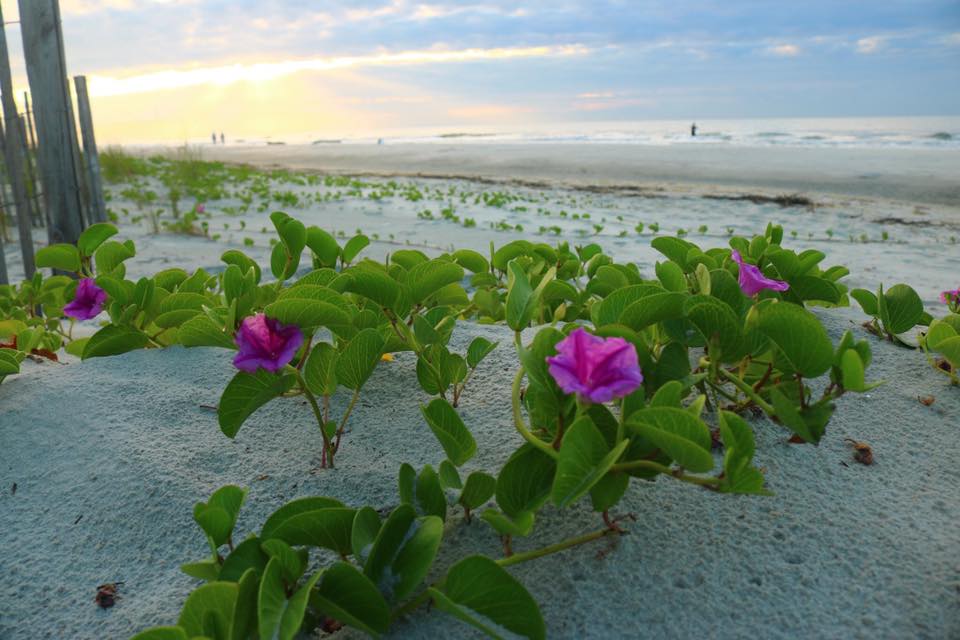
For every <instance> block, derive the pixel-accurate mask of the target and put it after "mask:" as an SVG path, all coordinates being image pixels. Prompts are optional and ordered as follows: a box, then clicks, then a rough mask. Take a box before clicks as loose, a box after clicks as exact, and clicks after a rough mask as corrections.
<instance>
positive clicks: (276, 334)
mask: <svg viewBox="0 0 960 640" xmlns="http://www.w3.org/2000/svg"><path fill="white" fill-rule="evenodd" d="M236 341H237V346H238V347H240V353H238V354H237V356H236V357H235V358H234V359H233V364H234V366H236V367H237V369H240V370H241V371H246V372H247V373H254V372H256V370H257V369H258V368H261V367H262V368H264V369H266V370H267V371H271V372H274V373H275V372H277V371H279V370H280V369H282V368H283V367H284V366H286V365H287V363H288V362H290V361H291V360H293V356H294V355H295V354H296V353H297V349H299V348H300V346H301V345H302V344H303V333H301V331H300V327H298V326H297V325H295V324H290V325H285V324H281V323H280V321H279V320H275V319H274V318H268V317H266V316H265V315H263V314H262V313H258V314H257V315H255V316H250V317H248V318H244V319H243V322H242V323H241V324H240V330H239V331H237V338H236Z"/></svg>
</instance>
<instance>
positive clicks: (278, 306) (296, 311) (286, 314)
mask: <svg viewBox="0 0 960 640" xmlns="http://www.w3.org/2000/svg"><path fill="white" fill-rule="evenodd" d="M263 311H264V313H265V314H266V315H267V317H269V318H276V319H277V320H279V321H280V322H282V323H284V324H295V325H298V326H300V327H301V328H303V329H314V328H316V327H339V326H342V325H345V324H349V323H350V316H349V315H347V314H346V313H345V312H344V311H343V310H342V309H340V308H339V307H336V306H334V305H333V304H330V303H329V302H320V301H318V300H306V299H303V298H282V299H280V300H277V301H276V302H274V303H271V304H268V305H267V306H266V307H265V308H264V310H263Z"/></svg>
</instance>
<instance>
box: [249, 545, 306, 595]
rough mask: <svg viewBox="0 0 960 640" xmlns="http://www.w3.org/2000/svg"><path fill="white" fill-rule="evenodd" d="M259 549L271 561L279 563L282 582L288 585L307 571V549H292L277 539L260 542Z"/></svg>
mask: <svg viewBox="0 0 960 640" xmlns="http://www.w3.org/2000/svg"><path fill="white" fill-rule="evenodd" d="M260 549H262V550H263V552H264V553H266V554H267V555H268V556H270V559H271V560H273V559H276V560H277V561H279V563H280V571H281V576H282V577H283V581H284V582H286V583H287V584H289V585H292V584H295V583H296V582H297V580H299V579H300V577H301V576H302V575H303V572H304V571H306V569H307V561H308V560H309V558H310V555H309V553H310V552H309V551H308V550H307V549H294V548H293V547H291V546H290V545H289V544H287V543H286V542H284V541H283V540H281V539H279V538H270V539H269V540H264V541H262V542H261V543H260ZM267 564H269V562H268V563H267ZM264 571H266V568H264Z"/></svg>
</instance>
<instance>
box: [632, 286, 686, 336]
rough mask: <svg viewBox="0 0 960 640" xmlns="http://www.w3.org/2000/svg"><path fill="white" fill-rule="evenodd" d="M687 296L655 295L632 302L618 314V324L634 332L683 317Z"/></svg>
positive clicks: (678, 294) (680, 294) (679, 294)
mask: <svg viewBox="0 0 960 640" xmlns="http://www.w3.org/2000/svg"><path fill="white" fill-rule="evenodd" d="M686 298H687V296H685V295H684V294H682V293H673V292H670V293H655V294H652V295H648V296H645V297H644V298H642V299H641V300H639V301H637V302H634V303H633V304H631V305H630V306H629V307H627V308H626V309H624V310H623V313H621V314H620V323H621V324H624V325H626V326H628V327H630V328H631V329H633V330H634V331H640V330H641V329H643V328H645V327H648V326H650V325H651V324H656V323H658V322H663V321H664V320H672V319H676V318H682V317H683V303H684V302H685V300H686Z"/></svg>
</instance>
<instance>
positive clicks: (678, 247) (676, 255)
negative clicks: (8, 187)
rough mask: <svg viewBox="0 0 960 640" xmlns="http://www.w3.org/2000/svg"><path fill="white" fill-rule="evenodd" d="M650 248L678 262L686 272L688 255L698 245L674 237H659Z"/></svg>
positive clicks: (651, 242)
mask: <svg viewBox="0 0 960 640" xmlns="http://www.w3.org/2000/svg"><path fill="white" fill-rule="evenodd" d="M650 246H651V247H653V248H654V249H656V250H657V251H659V252H660V253H662V254H663V255H665V256H666V257H667V258H668V259H669V260H672V261H673V262H676V263H677V264H678V265H679V266H680V267H681V268H682V269H683V270H684V271H686V270H687V254H688V253H689V251H690V249H695V248H696V245H695V244H693V243H690V242H687V241H686V240H681V239H680V238H674V237H672V236H659V237H656V238H654V239H653V240H651V241H650Z"/></svg>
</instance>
